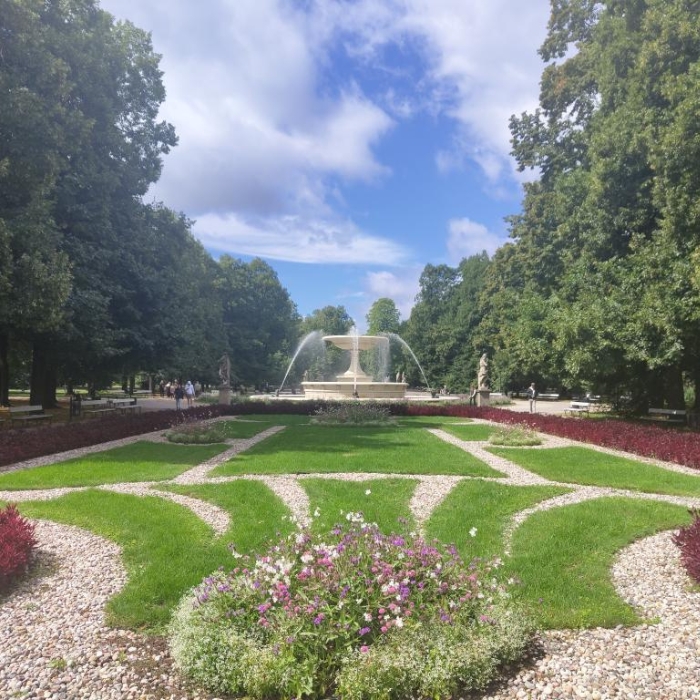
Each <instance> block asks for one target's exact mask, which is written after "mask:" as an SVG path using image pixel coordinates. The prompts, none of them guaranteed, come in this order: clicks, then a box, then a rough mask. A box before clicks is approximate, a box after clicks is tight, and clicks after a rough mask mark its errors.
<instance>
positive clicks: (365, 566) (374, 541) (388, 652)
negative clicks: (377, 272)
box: [170, 513, 531, 700]
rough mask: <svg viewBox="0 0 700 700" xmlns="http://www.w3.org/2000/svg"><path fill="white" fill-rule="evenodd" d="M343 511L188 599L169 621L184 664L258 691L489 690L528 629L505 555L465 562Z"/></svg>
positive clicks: (245, 691) (379, 694) (218, 688)
mask: <svg viewBox="0 0 700 700" xmlns="http://www.w3.org/2000/svg"><path fill="white" fill-rule="evenodd" d="M346 518H347V521H348V524H347V525H345V526H335V527H334V528H333V530H332V531H331V532H330V533H325V534H321V535H318V534H317V535H314V534H312V532H311V531H310V530H301V531H299V532H297V533H296V534H294V535H291V536H290V537H288V538H286V539H285V540H282V541H281V542H280V543H278V544H277V545H275V546H273V547H271V548H270V549H269V550H268V552H267V553H266V554H265V555H263V556H261V557H258V558H255V559H251V560H248V559H247V558H245V557H240V555H235V552H234V555H235V556H238V557H239V558H240V559H241V562H240V564H241V565H240V566H239V567H236V568H235V569H233V571H232V572H230V573H228V574H227V573H224V572H223V571H218V572H216V573H214V574H212V575H211V576H209V577H207V578H206V579H205V580H204V582H203V583H202V584H201V585H200V586H199V587H198V588H196V589H194V591H193V592H191V593H190V594H189V595H188V596H186V597H185V598H184V599H183V600H182V601H181V603H180V606H179V607H178V609H177V611H176V613H175V615H174V618H173V622H172V624H171V628H170V639H171V650H172V654H173V657H174V659H175V662H176V664H177V666H178V667H179V668H180V669H181V670H182V671H183V672H184V673H185V674H186V675H187V676H189V677H190V678H192V679H193V680H194V681H196V682H199V683H201V684H202V685H204V686H206V687H208V688H210V689H211V690H212V691H215V692H220V693H231V694H234V695H236V694H241V695H246V696H247V697H249V698H260V699H262V698H269V697H293V698H298V697H301V696H306V697H309V698H325V697H328V696H329V695H335V696H336V697H338V698H342V699H343V700H346V699H348V700H350V699H352V700H355V699H357V700H360V699H364V698H367V700H369V699H370V698H372V700H375V699H377V698H386V699H387V700H389V699H394V698H395V699H396V700H399V699H400V698H408V697H432V698H448V697H450V696H452V695H453V693H454V692H456V691H457V690H468V689H470V688H482V687H483V686H484V685H486V684H487V683H488V682H489V681H490V680H492V679H493V677H494V676H495V675H496V673H497V672H498V669H499V667H500V665H501V664H502V663H504V662H509V661H512V660H514V659H516V658H518V657H519V656H520V655H521V654H522V653H523V651H524V649H525V647H526V646H527V644H528V643H529V640H530V636H531V628H530V626H529V624H528V622H527V621H526V619H525V618H524V617H523V616H522V615H521V614H520V613H519V612H518V611H517V610H515V609H514V608H513V604H512V602H511V601H510V597H509V593H508V587H507V585H505V584H504V583H502V582H501V581H500V580H499V578H500V577H499V572H498V567H499V565H500V563H499V562H494V563H491V564H489V563H484V562H481V563H479V562H477V561H474V562H472V563H471V564H469V565H468V566H467V565H465V564H463V562H462V561H461V560H460V559H459V556H458V555H457V553H456V551H455V550H454V548H453V547H443V548H441V549H438V548H436V547H435V546H433V545H430V544H428V543H426V542H425V541H423V540H421V539H420V538H419V537H417V536H416V535H415V534H411V535H409V536H403V535H397V534H391V535H383V534H382V533H381V532H380V531H379V529H378V528H377V526H376V525H370V524H367V523H365V522H363V520H362V517H361V516H360V515H359V514H356V513H349V514H348V515H347V516H346ZM426 649H429V650H430V651H429V653H426Z"/></svg>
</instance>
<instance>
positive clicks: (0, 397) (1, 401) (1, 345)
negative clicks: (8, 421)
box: [0, 333, 10, 406]
mask: <svg viewBox="0 0 700 700" xmlns="http://www.w3.org/2000/svg"><path fill="white" fill-rule="evenodd" d="M9 345H10V339H9V337H8V335H7V333H0V406H9V405H10V365H9V363H8V359H7V355H8V349H9Z"/></svg>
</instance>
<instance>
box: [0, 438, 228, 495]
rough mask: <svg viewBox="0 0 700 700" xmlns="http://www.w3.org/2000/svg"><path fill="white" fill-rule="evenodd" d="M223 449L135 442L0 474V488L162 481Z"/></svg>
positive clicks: (223, 447) (36, 487)
mask: <svg viewBox="0 0 700 700" xmlns="http://www.w3.org/2000/svg"><path fill="white" fill-rule="evenodd" d="M225 449H227V446H226V445H170V444H163V443H153V442H136V443H134V444H132V445H127V446H125V447H117V448H115V449H113V450H107V451H105V452H96V453H95V454H91V455H86V456H85V457H80V458H78V459H71V460H68V461H67V462H59V463H57V464H50V465H47V466H45V467H34V468H32V469H23V470H21V471H16V472H9V473H7V474H0V491H2V490H8V491H10V490H15V489H53V488H59V487H61V486H98V485H99V484H117V483H121V482H132V481H163V480H166V479H172V478H174V477H176V476H177V475H178V474H182V472H185V471H187V470H188V469H190V468H191V467H193V466H195V465H197V464H199V463H200V462H205V461H206V460H207V459H210V458H211V457H214V456H215V455H217V454H219V453H220V452H223V451H224V450H225Z"/></svg>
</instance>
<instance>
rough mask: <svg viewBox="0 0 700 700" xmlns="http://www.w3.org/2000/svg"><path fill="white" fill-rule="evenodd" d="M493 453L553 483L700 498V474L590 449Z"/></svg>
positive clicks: (493, 450) (515, 450) (496, 451)
mask: <svg viewBox="0 0 700 700" xmlns="http://www.w3.org/2000/svg"><path fill="white" fill-rule="evenodd" d="M489 451H490V452H493V454H495V455H498V456H500V457H505V458H506V459H509V460H510V461H511V462H515V463H516V464H518V465H520V466H521V467H524V468H525V469H527V470H529V471H531V472H534V473H535V474H539V475H540V476H543V477H545V478H546V479H551V480H552V481H563V482H566V483H572V484H584V485H592V486H609V487H611V488H618V489H629V490H630V491H642V492H643V493H663V494H668V495H671V496H698V495H700V473H699V474H698V476H692V475H690V474H680V473H679V472H674V471H671V470H670V469H664V468H663V467H655V466H654V465H653V464H643V463H642V462H637V461H635V460H633V459H627V458H625V457H618V456H616V455H609V454H605V453H604V452H598V451H597V450H591V449H588V448H586V447H553V448H551V449H544V450H528V449H522V450H521V449H517V448H496V447H493V448H490V449H489Z"/></svg>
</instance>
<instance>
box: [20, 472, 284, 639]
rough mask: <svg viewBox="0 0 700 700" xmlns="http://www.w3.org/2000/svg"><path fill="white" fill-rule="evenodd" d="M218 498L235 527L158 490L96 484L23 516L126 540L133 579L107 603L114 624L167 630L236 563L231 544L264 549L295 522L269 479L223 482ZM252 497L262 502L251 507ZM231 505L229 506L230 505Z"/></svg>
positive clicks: (34, 505)
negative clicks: (219, 529) (208, 519)
mask: <svg viewBox="0 0 700 700" xmlns="http://www.w3.org/2000/svg"><path fill="white" fill-rule="evenodd" d="M217 488H218V489H220V491H221V493H220V494H217V499H218V500H219V505H221V506H222V507H227V506H228V507H229V508H231V510H232V511H233V512H232V515H233V516H234V517H233V518H232V524H231V528H230V529H229V530H228V531H227V532H226V533H225V534H224V535H223V536H222V537H217V538H215V537H214V534H213V531H212V529H211V528H210V527H209V526H208V525H206V524H205V523H204V522H203V521H202V520H201V519H200V518H198V517H197V516H196V515H195V514H194V513H192V512H191V511H190V510H188V509H187V508H184V507H183V506H180V505H178V504H176V503H173V502H171V501H168V500H166V499H163V498H159V497H155V496H153V497H150V496H149V497H145V498H138V497H135V496H129V495H123V494H116V493H109V492H105V491H97V490H89V491H82V492H80V493H73V494H68V495H66V496H63V497H62V498H59V499H56V500H53V501H41V502H38V501H36V502H31V503H24V504H22V505H21V512H22V514H23V515H26V516H29V517H32V518H45V519H48V520H54V521H57V522H62V523H67V524H70V525H77V526H79V527H83V528H85V529H88V530H90V531H92V532H94V533H96V534H98V535H101V536H102V537H106V538H107V539H110V540H112V541H114V542H116V543H117V544H119V545H120V546H121V547H122V558H123V563H124V566H125V567H126V569H127V571H128V574H129V580H128V583H127V585H126V586H125V588H124V589H123V590H122V592H121V593H119V594H117V595H116V596H115V597H114V598H113V599H112V600H111V601H110V602H109V604H108V607H107V610H108V617H109V622H110V624H112V625H114V626H116V627H124V628H130V629H145V630H148V631H153V632H159V631H163V629H164V627H165V625H166V624H167V622H168V620H169V618H170V612H171V610H172V608H173V606H174V605H175V604H176V603H177V602H178V600H179V599H180V597H181V596H182V595H183V594H184V593H185V592H186V591H187V590H188V589H189V588H191V587H192V586H194V585H196V584H198V583H200V581H201V580H202V578H203V577H204V576H206V575H208V574H210V573H211V572H212V571H214V570H215V569H217V568H218V567H219V566H225V567H227V568H230V567H232V565H233V562H234V559H233V558H232V557H231V553H230V551H229V550H228V547H227V545H228V543H229V542H235V544H236V547H237V549H238V551H240V552H242V553H247V552H249V551H251V550H249V549H248V547H249V546H251V545H255V547H256V548H257V547H258V546H260V547H261V548H262V544H263V543H264V542H265V541H266V540H267V539H270V538H273V537H274V535H275V533H276V532H278V531H287V530H288V529H289V528H290V525H289V524H288V523H286V521H284V520H283V519H282V516H283V515H284V514H286V513H287V512H288V511H287V510H286V508H285V507H284V505H283V504H282V502H281V501H280V500H279V499H278V498H277V497H276V496H274V494H272V492H270V490H269V489H267V487H265V486H264V484H260V483H256V482H236V483H235V484H224V485H217ZM250 503H255V504H256V508H255V509H250V508H249V507H248V506H249V505H250ZM227 509H228V508H227Z"/></svg>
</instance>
